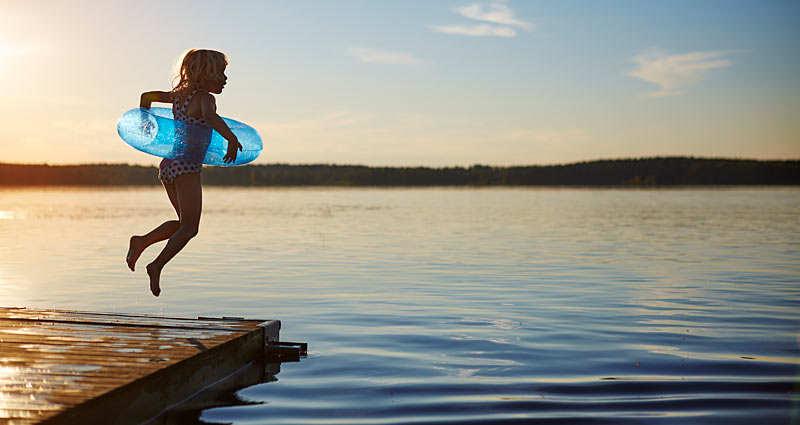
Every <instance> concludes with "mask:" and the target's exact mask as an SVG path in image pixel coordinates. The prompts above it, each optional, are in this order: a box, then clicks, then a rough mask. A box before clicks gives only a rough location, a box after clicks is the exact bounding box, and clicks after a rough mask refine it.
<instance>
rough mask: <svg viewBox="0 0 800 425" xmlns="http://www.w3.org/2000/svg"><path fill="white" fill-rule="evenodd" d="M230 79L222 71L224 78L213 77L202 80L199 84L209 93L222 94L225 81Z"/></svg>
mask: <svg viewBox="0 0 800 425" xmlns="http://www.w3.org/2000/svg"><path fill="white" fill-rule="evenodd" d="M227 81H228V76H226V75H225V73H224V72H223V73H222V78H212V79H207V80H206V79H204V80H201V81H200V83H199V84H198V85H199V86H200V88H201V89H203V90H206V91H208V92H209V93H214V94H220V93H222V89H223V88H225V83H226V82H227Z"/></svg>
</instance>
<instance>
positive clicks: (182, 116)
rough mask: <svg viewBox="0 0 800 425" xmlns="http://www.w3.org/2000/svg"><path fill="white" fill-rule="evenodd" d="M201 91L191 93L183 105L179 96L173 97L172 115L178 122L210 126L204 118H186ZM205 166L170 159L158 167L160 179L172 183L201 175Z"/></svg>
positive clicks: (163, 161)
mask: <svg viewBox="0 0 800 425" xmlns="http://www.w3.org/2000/svg"><path fill="white" fill-rule="evenodd" d="M199 91H200V90H195V91H193V92H191V93H189V96H187V97H186V100H185V101H184V102H183V105H181V104H180V102H181V99H180V97H179V96H177V95H174V94H173V95H172V115H173V116H174V117H175V120H176V121H181V122H184V123H186V124H197V125H208V124H207V123H206V120H204V119H203V118H195V117H189V116H186V108H187V107H188V106H189V102H191V101H192V97H194V95H195V94H196V93H197V92H199ZM202 167H203V164H201V163H199V162H191V161H186V160H183V159H168V158H164V159H163V160H162V161H161V164H159V165H158V179H159V180H161V181H162V182H164V183H172V182H173V181H174V180H175V177H178V176H180V175H183V174H199V173H200V170H201V169H202Z"/></svg>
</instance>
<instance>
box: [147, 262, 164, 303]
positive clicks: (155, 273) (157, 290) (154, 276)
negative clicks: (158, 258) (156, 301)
mask: <svg viewBox="0 0 800 425" xmlns="http://www.w3.org/2000/svg"><path fill="white" fill-rule="evenodd" d="M147 275H148V276H150V292H152V293H153V295H155V296H158V295H159V294H161V287H160V286H158V283H159V281H160V280H161V267H158V266H157V265H155V264H153V263H150V264H148V265H147Z"/></svg>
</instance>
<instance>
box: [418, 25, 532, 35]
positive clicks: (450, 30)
mask: <svg viewBox="0 0 800 425" xmlns="http://www.w3.org/2000/svg"><path fill="white" fill-rule="evenodd" d="M431 28H433V29H434V30H435V31H437V32H441V33H445V34H457V35H470V36H487V35H489V36H495V37H513V36H515V35H517V31H516V30H514V28H511V27H496V26H492V25H473V26H469V27H467V26H461V25H450V26H432V27H431Z"/></svg>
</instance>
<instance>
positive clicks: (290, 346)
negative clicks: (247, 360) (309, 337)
mask: <svg viewBox="0 0 800 425" xmlns="http://www.w3.org/2000/svg"><path fill="white" fill-rule="evenodd" d="M264 354H265V355H266V356H267V357H268V358H271V359H275V360H277V361H280V362H299V361H300V356H305V355H307V354H308V343H306V342H289V341H269V342H267V343H266V344H265V345H264Z"/></svg>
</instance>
